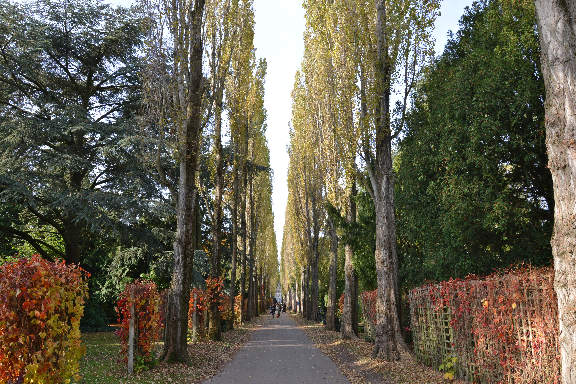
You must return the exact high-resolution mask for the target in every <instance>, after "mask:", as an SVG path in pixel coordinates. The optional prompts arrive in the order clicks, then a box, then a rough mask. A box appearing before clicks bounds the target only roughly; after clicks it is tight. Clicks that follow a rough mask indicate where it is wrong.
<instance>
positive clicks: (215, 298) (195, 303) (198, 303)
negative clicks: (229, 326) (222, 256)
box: [188, 277, 232, 329]
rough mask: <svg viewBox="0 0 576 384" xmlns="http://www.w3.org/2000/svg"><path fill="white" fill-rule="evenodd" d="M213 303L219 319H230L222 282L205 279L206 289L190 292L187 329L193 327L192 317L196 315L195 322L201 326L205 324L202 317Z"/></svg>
mask: <svg viewBox="0 0 576 384" xmlns="http://www.w3.org/2000/svg"><path fill="white" fill-rule="evenodd" d="M212 303H215V304H216V305H217V306H218V311H219V312H220V316H221V319H223V320H228V319H231V318H232V311H231V309H230V297H229V296H228V295H226V294H225V293H224V280H223V279H222V278H212V277H209V278H208V279H206V289H204V290H202V289H199V288H193V289H192V290H191V291H190V302H189V307H188V308H189V309H188V328H189V329H192V327H193V325H194V324H193V315H194V313H196V321H197V323H198V324H200V325H202V324H204V322H205V318H204V316H206V311H207V310H208V309H209V308H210V305H211V304H212Z"/></svg>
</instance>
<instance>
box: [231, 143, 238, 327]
mask: <svg viewBox="0 0 576 384" xmlns="http://www.w3.org/2000/svg"><path fill="white" fill-rule="evenodd" d="M233 144H234V148H235V150H236V148H237V145H236V143H234V142H233ZM232 172H233V181H232V185H233V187H234V189H233V191H232V199H233V201H232V244H231V247H232V269H231V271H230V308H231V309H232V313H233V317H232V319H234V318H235V315H236V312H235V310H234V307H235V303H236V264H237V261H236V259H237V255H238V193H239V192H238V184H239V180H238V163H237V161H236V160H234V165H233V170H232ZM233 327H234V320H232V321H231V322H230V329H232V328H233Z"/></svg>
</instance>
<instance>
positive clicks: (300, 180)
mask: <svg viewBox="0 0 576 384" xmlns="http://www.w3.org/2000/svg"><path fill="white" fill-rule="evenodd" d="M439 5H440V1H435V0H416V1H376V2H374V1H369V0H307V1H305V2H304V8H305V10H306V30H305V34H304V46H305V52H304V58H303V62H302V67H301V70H300V71H299V73H298V74H297V76H296V82H295V85H294V90H293V94H292V97H293V111H292V131H291V142H290V167H289V171H288V172H289V174H288V186H289V197H288V205H287V209H286V224H285V235H284V245H283V256H284V258H286V259H287V260H288V259H294V258H304V259H305V261H304V260H302V261H301V263H300V264H301V265H304V266H305V267H304V268H303V270H302V271H300V272H301V273H302V277H301V278H300V277H296V276H292V279H293V280H295V281H297V284H299V285H300V290H301V291H302V294H301V296H302V310H303V313H304V315H305V316H306V317H308V318H314V319H317V318H318V264H319V255H320V253H319V236H320V232H321V231H322V232H325V233H327V235H328V237H329V238H330V247H329V248H330V272H329V276H330V281H329V286H328V287H329V288H328V300H327V303H326V325H327V328H328V329H335V321H336V320H335V317H336V313H335V312H336V310H337V307H338V300H337V293H336V280H337V276H336V270H337V259H338V248H339V247H340V246H343V247H344V252H345V265H344V275H345V279H344V280H345V286H344V305H343V310H342V314H341V326H340V331H341V334H342V336H343V337H344V338H350V337H354V334H355V332H354V329H353V323H354V322H353V317H354V314H353V312H354V310H355V307H356V306H355V304H354V301H355V298H356V297H357V294H355V293H354V291H355V285H356V284H355V279H356V278H355V272H354V265H353V258H354V257H353V249H352V246H351V244H350V242H349V241H343V244H339V240H340V239H339V237H338V234H337V231H336V223H335V222H334V221H335V219H334V217H333V215H326V213H325V212H326V206H329V207H331V208H333V209H334V210H335V211H336V212H338V214H339V215H340V216H342V217H344V218H345V221H346V222H347V223H348V224H350V223H352V222H353V221H355V218H356V207H355V202H354V195H355V194H356V190H357V186H358V185H361V186H362V187H363V188H365V189H366V190H367V191H368V192H369V194H370V196H371V198H372V200H373V202H374V210H375V217H376V236H375V255H374V256H375V261H376V276H377V280H378V281H377V282H378V305H377V308H378V311H377V326H376V330H375V351H374V353H375V355H377V356H380V357H383V358H385V359H387V360H393V359H397V358H399V353H400V351H401V349H402V345H403V340H402V337H401V332H400V320H399V316H398V310H397V308H398V303H399V297H398V295H399V292H398V281H397V275H398V257H397V254H396V228H395V221H394V220H395V219H394V196H393V190H394V185H393V178H392V173H393V169H392V141H393V140H394V139H395V138H396V137H398V135H400V134H401V131H402V128H403V126H404V119H405V117H406V111H407V106H408V102H409V96H410V94H411V93H412V90H413V88H414V86H415V83H416V81H417V79H418V77H419V73H420V71H421V69H422V68H423V67H424V66H425V64H427V63H428V62H429V60H430V58H431V56H432V48H433V41H432V39H431V33H432V29H433V26H434V21H435V19H436V16H437V15H438V11H439ZM392 94H396V95H398V98H397V100H395V101H396V103H395V104H394V105H393V103H392ZM359 167H362V169H363V170H364V171H365V172H360V169H359ZM363 175H364V176H363ZM296 247H298V250H300V252H299V251H297V250H296ZM302 255H305V256H302ZM295 272H296V274H298V273H300V272H299V271H295ZM293 275H294V272H293Z"/></svg>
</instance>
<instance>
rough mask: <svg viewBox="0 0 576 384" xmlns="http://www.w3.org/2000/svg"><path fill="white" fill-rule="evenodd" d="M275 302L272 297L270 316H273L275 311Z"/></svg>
mask: <svg viewBox="0 0 576 384" xmlns="http://www.w3.org/2000/svg"><path fill="white" fill-rule="evenodd" d="M276 303H277V302H276V298H273V300H272V305H271V306H270V314H271V315H272V318H274V313H275V312H276Z"/></svg>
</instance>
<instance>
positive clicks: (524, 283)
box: [410, 267, 560, 384]
mask: <svg viewBox="0 0 576 384" xmlns="http://www.w3.org/2000/svg"><path fill="white" fill-rule="evenodd" d="M556 303H557V300H556V294H555V292H554V272H553V270H552V269H551V268H540V269H534V268H529V267H526V268H518V269H513V270H509V271H506V272H505V273H495V274H492V275H490V276H487V277H484V278H481V279H480V278H477V277H475V276H472V277H470V278H468V279H464V280H460V279H458V280H454V279H453V280H448V281H444V282H441V283H439V284H431V285H428V286H424V287H421V288H416V289H414V290H412V291H411V292H410V306H411V313H412V326H413V327H412V329H413V330H415V332H420V333H421V335H415V336H416V337H415V340H419V339H420V338H423V337H425V336H426V335H427V333H430V332H432V331H434V330H436V329H444V328H443V327H437V328H434V324H428V323H426V321H430V320H429V319H432V318H433V317H431V316H428V315H429V314H430V311H435V312H436V313H440V316H437V318H441V317H442V316H449V318H450V322H449V325H450V327H451V328H452V331H453V335H454V336H453V339H452V340H451V342H452V344H453V346H454V351H453V353H454V354H456V356H458V364H459V365H460V366H461V367H467V366H468V367H473V372H469V374H471V375H472V376H473V377H474V378H475V379H476V380H479V381H482V382H486V383H496V382H500V381H503V382H514V383H518V384H521V383H530V384H537V383H538V384H539V383H558V382H559V373H560V365H559V348H558V312H557V304H556ZM427 319H428V320H427ZM435 337H436V339H441V338H442V337H446V335H435ZM415 347H416V349H419V348H424V349H425V348H426V343H423V344H422V345H416V346H415ZM467 359H468V360H467ZM468 369H469V368H468Z"/></svg>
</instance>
